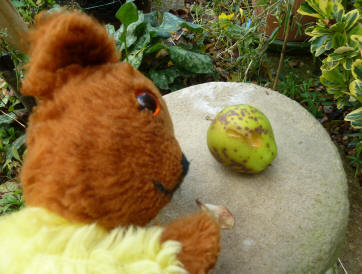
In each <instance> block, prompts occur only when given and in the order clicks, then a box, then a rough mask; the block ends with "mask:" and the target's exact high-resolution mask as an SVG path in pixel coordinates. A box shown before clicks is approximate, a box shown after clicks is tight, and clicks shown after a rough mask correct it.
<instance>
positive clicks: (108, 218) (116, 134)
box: [21, 12, 220, 273]
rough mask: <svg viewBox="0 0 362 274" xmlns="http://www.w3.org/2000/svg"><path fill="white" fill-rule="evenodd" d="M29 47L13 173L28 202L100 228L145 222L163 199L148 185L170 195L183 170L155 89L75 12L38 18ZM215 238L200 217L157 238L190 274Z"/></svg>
mask: <svg viewBox="0 0 362 274" xmlns="http://www.w3.org/2000/svg"><path fill="white" fill-rule="evenodd" d="M29 41H30V43H31V44H30V56H31V58H30V63H29V71H28V73H27V76H26V79H25V80H24V84H23V89H22V91H23V93H24V94H27V95H33V96H36V97H37V102H38V106H37V107H36V108H35V109H34V113H33V114H32V115H31V117H30V121H29V127H28V130H27V147H28V151H27V155H26V157H25V161H24V165H23V168H22V172H21V181H22V184H23V188H24V195H25V200H26V203H27V205H30V206H40V207H44V208H47V209H49V210H51V211H53V212H55V213H57V214H59V215H61V216H63V217H65V218H67V219H69V220H72V221H75V222H83V223H93V222H97V223H99V224H100V225H102V226H104V227H106V228H108V229H111V228H114V227H116V226H119V225H125V226H126V225H130V224H133V225H145V224H147V223H148V222H149V221H150V220H151V219H153V218H154V217H155V216H156V215H157V214H158V212H159V210H160V209H161V208H162V207H164V206H165V205H166V204H167V203H168V202H169V200H170V198H171V195H167V194H165V193H163V192H162V191H160V190H159V189H157V188H156V187H155V182H157V183H161V184H162V185H163V187H165V188H166V189H173V188H174V187H175V186H176V185H177V184H178V183H179V182H180V177H181V174H182V172H183V169H182V165H181V159H182V152H181V149H180V147H179V145H178V142H177V141H176V139H175V137H174V132H173V126H172V122H171V119H170V116H169V113H168V110H167V106H166V104H165V102H164V101H163V99H162V96H161V95H160V93H159V91H158V90H157V88H156V87H155V86H154V85H153V83H152V82H151V81H150V80H149V79H147V78H146V77H144V76H143V75H142V74H141V73H140V72H138V71H137V70H135V69H133V68H132V67H131V66H130V65H129V64H127V63H118V62H117V60H118V54H117V53H116V51H115V43H114V41H113V40H111V39H110V38H109V37H108V35H107V33H106V31H105V28H104V27H103V26H101V25H99V24H98V23H97V22H95V21H94V20H93V19H91V18H89V17H88V16H86V15H84V14H81V13H77V12H73V13H54V14H52V15H45V14H42V15H40V16H39V17H38V19H37V28H36V29H34V30H33V31H32V32H31V34H30V38H29ZM139 91H147V92H150V93H152V94H153V95H154V96H156V97H157V99H158V101H159V103H160V106H161V111H160V112H159V114H158V115H153V114H152V112H151V111H149V110H147V109H145V110H139V104H138V102H137V97H136V93H137V92H139ZM171 231H173V232H172V233H171ZM219 237H220V235H219V227H218V225H217V224H216V223H215V221H214V220H213V219H212V218H211V217H209V216H208V215H206V214H205V213H200V214H198V215H195V216H193V217H189V218H187V219H183V220H180V221H178V222H175V223H173V224H171V225H170V226H169V227H167V229H166V232H165V235H164V239H168V238H169V239H175V240H180V242H182V243H183V251H182V252H181V254H180V255H179V257H180V259H181V261H182V262H184V263H185V266H186V267H187V269H189V270H190V272H191V273H204V272H205V271H207V269H208V268H210V267H212V266H213V265H214V264H215V262H216V258H217V254H218V252H219V244H218V242H219ZM196 242H197V244H195V243H196ZM195 256H200V257H199V259H195ZM192 260H195V262H192ZM196 261H197V262H196ZM198 261H199V262H198ZM203 271H204V272H203Z"/></svg>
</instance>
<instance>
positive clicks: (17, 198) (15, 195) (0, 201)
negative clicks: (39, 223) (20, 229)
mask: <svg viewBox="0 0 362 274" xmlns="http://www.w3.org/2000/svg"><path fill="white" fill-rule="evenodd" d="M23 207H24V198H23V192H22V190H20V189H18V190H15V191H9V192H8V193H4V194H2V195H0V215H4V214H7V213H11V212H14V211H17V210H19V209H21V208H23Z"/></svg>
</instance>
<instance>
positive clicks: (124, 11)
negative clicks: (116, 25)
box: [116, 2, 138, 28]
mask: <svg viewBox="0 0 362 274" xmlns="http://www.w3.org/2000/svg"><path fill="white" fill-rule="evenodd" d="M116 17H117V19H118V20H119V21H121V22H122V24H123V25H125V27H126V28H127V27H128V26H129V25H130V24H131V23H133V22H136V21H137V20H138V10H137V7H136V5H135V4H133V3H132V2H127V3H125V4H123V5H122V6H121V7H120V8H119V10H118V11H117V13H116Z"/></svg>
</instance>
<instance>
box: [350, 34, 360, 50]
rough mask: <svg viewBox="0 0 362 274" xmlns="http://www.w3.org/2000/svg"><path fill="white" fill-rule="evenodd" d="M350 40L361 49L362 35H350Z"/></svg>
mask: <svg viewBox="0 0 362 274" xmlns="http://www.w3.org/2000/svg"><path fill="white" fill-rule="evenodd" d="M351 40H352V41H354V42H356V43H357V46H358V48H359V49H362V35H355V34H354V35H351Z"/></svg>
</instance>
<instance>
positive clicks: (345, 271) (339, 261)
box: [338, 258, 348, 274]
mask: <svg viewBox="0 0 362 274" xmlns="http://www.w3.org/2000/svg"><path fill="white" fill-rule="evenodd" d="M338 263H339V264H340V266H341V267H342V269H343V271H344V273H346V274H348V272H347V270H346V269H345V268H344V266H343V264H342V261H341V259H340V258H338Z"/></svg>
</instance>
